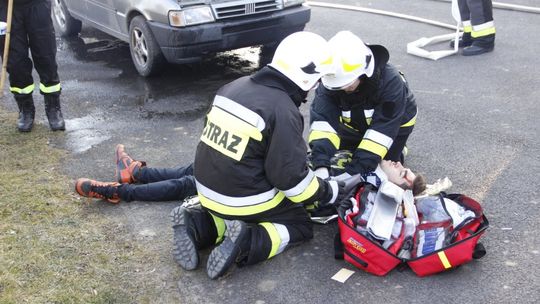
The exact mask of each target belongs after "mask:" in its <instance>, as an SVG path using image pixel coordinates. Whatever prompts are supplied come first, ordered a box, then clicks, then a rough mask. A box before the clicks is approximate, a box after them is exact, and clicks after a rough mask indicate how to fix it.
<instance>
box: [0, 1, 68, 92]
mask: <svg viewBox="0 0 540 304" xmlns="http://www.w3.org/2000/svg"><path fill="white" fill-rule="evenodd" d="M6 7H7V5H5V6H4V5H3V6H1V7H0V20H6V16H7V9H6ZM4 43H5V36H1V39H0V50H1V51H0V52H1V53H2V56H3V55H4V54H3V53H4ZM29 50H30V53H31V55H32V59H30V57H29V54H28V53H29V52H28V51H29ZM8 55H9V57H8V61H7V71H8V73H9V83H10V91H11V92H12V93H13V94H14V96H15V98H17V97H19V96H20V95H30V94H32V92H33V91H34V80H33V78H32V67H33V66H34V67H35V69H36V71H37V73H38V75H39V78H40V86H39V88H40V92H41V94H51V95H56V96H58V95H59V94H60V91H61V90H60V80H59V77H58V66H57V63H56V38H55V33H54V27H53V24H52V19H51V3H50V2H49V1H47V0H37V1H32V2H30V3H28V4H25V5H15V6H14V8H13V17H12V24H11V38H10V47H9V54H8ZM32 60H33V62H32ZM21 97H23V96H21Z"/></svg>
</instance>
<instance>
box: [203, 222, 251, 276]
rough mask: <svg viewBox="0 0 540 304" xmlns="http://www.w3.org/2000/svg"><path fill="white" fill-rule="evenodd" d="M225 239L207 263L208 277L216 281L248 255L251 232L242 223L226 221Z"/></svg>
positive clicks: (211, 254)
mask: <svg viewBox="0 0 540 304" xmlns="http://www.w3.org/2000/svg"><path fill="white" fill-rule="evenodd" d="M225 226H226V227H227V228H226V230H225V239H224V240H223V242H222V243H221V244H220V245H219V246H217V247H216V248H214V250H212V252H210V256H209V257H208V261H207V263H206V273H207V274H208V277H209V278H210V279H212V280H215V279H217V278H219V277H221V276H223V275H224V274H225V273H226V272H227V270H229V268H231V266H232V265H233V264H235V263H237V262H240V261H241V260H242V259H243V258H245V257H246V256H247V255H248V253H249V252H248V251H249V249H248V248H250V240H251V232H250V230H249V228H248V226H247V225H246V223H244V222H242V221H238V220H235V221H227V220H226V221H225Z"/></svg>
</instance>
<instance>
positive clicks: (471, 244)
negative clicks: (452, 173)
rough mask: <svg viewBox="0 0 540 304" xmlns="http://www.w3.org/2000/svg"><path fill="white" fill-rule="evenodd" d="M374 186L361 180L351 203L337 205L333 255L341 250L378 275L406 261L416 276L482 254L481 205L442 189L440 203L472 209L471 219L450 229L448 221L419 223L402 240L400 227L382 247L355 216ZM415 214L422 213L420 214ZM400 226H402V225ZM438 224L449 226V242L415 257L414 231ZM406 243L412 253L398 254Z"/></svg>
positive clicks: (483, 222) (484, 222)
mask: <svg viewBox="0 0 540 304" xmlns="http://www.w3.org/2000/svg"><path fill="white" fill-rule="evenodd" d="M374 190H376V189H375V188H374V187H373V186H371V185H370V184H367V183H365V184H361V185H360V186H359V187H358V190H357V192H356V195H355V196H354V198H355V200H354V201H353V200H351V205H346V204H343V205H342V206H340V207H339V208H338V227H339V241H340V242H337V245H340V246H337V247H336V257H338V256H340V254H339V253H338V252H339V250H343V259H345V261H347V262H349V263H350V264H352V265H354V266H356V267H357V268H360V269H362V270H365V271H367V272H369V273H372V274H375V275H378V276H383V275H386V274H387V273H388V272H390V271H391V270H392V269H394V268H396V267H397V266H398V265H402V264H407V265H408V266H409V267H410V268H411V269H412V270H413V271H414V272H415V273H416V274H417V275H418V276H427V275H431V274H435V273H438V272H442V271H445V270H449V269H452V268H455V267H457V266H459V265H462V264H464V263H467V262H470V261H471V260H472V259H473V258H475V259H478V258H481V257H482V256H484V255H485V249H484V247H483V246H482V244H480V243H478V240H479V238H480V237H481V236H482V235H483V234H484V232H485V231H486V229H487V228H488V226H489V222H488V220H487V218H486V217H485V215H484V214H483V210H482V207H481V205H480V204H479V203H478V202H477V201H475V200H473V199H472V198H470V197H467V196H465V195H461V194H449V195H446V194H445V193H442V194H441V195H440V198H441V203H442V204H443V206H444V200H443V198H444V197H446V198H448V199H450V200H453V201H454V202H456V203H458V204H459V205H460V206H462V207H464V208H465V209H466V210H471V211H472V212H474V215H475V216H474V218H473V219H469V220H467V221H466V223H464V224H463V225H459V226H458V227H454V229H452V227H451V223H450V224H449V225H448V223H443V222H441V223H435V224H431V226H426V225H429V224H422V223H421V224H419V225H418V226H416V233H415V234H414V238H413V239H410V238H409V239H408V240H404V235H403V230H402V231H401V233H400V235H399V237H398V238H397V239H395V240H393V244H392V245H391V246H389V247H388V248H384V247H383V246H382V245H381V243H380V242H378V241H377V240H375V239H373V238H371V237H369V233H368V232H367V231H366V230H365V229H363V228H362V227H361V225H359V224H358V216H359V215H361V214H362V213H363V212H364V211H365V208H366V205H365V204H366V202H367V196H368V194H369V192H370V191H374ZM352 204H356V206H352ZM445 210H446V207H445ZM419 216H420V217H422V214H419ZM397 220H400V219H397ZM422 225H424V226H422ZM403 226H404V225H402V229H404V227H403ZM439 227H442V228H444V227H450V229H452V230H451V235H450V237H451V241H450V243H449V244H447V245H446V246H444V247H442V248H440V249H438V250H434V251H432V252H430V253H427V254H424V255H422V256H420V257H415V255H414V250H415V249H416V246H417V243H418V239H417V238H418V235H419V233H418V232H419V231H420V230H422V229H426V231H427V230H429V229H436V228H439ZM442 228H440V229H442ZM444 229H448V228H444ZM338 247H341V248H338ZM406 247H408V249H409V251H410V252H412V253H413V254H412V255H411V257H409V258H400V257H398V252H399V251H400V250H401V249H407V248H406Z"/></svg>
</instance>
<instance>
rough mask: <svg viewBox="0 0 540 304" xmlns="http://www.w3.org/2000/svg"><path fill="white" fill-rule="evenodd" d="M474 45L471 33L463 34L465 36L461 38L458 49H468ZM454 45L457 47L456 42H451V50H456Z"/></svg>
mask: <svg viewBox="0 0 540 304" xmlns="http://www.w3.org/2000/svg"><path fill="white" fill-rule="evenodd" d="M472 44H473V39H472V37H471V33H470V32H469V33H463V35H462V36H461V37H460V38H459V42H458V47H460V48H463V47H468V46H471V45H472ZM454 45H455V40H453V39H452V40H451V41H450V47H451V48H454Z"/></svg>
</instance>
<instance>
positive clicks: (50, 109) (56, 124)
mask: <svg viewBox="0 0 540 304" xmlns="http://www.w3.org/2000/svg"><path fill="white" fill-rule="evenodd" d="M44 96H45V113H46V114H47V119H48V120H49V126H50V127H51V130H53V131H64V130H65V129H66V124H65V122H64V117H63V115H62V109H61V108H60V96H59V95H50V94H47V95H44Z"/></svg>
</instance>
